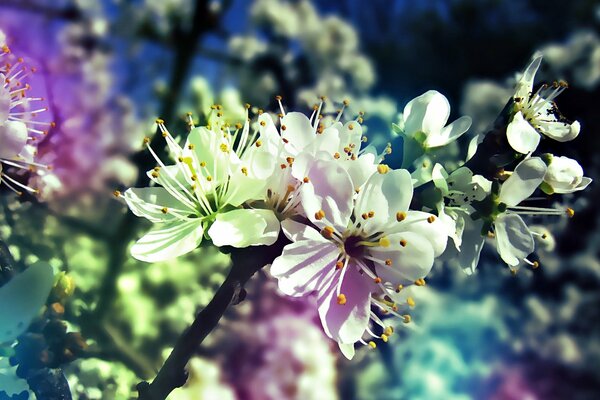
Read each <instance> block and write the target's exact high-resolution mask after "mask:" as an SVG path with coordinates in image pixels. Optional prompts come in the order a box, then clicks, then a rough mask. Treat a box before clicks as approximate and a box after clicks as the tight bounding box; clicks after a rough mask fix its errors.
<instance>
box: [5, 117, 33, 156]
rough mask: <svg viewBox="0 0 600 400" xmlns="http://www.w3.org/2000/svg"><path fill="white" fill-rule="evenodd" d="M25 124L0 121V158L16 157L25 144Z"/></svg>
mask: <svg viewBox="0 0 600 400" xmlns="http://www.w3.org/2000/svg"><path fill="white" fill-rule="evenodd" d="M27 136H28V135H27V126H25V124H24V123H22V122H18V121H6V122H4V124H2V123H1V122H0V158H6V159H14V158H16V157H17V156H18V155H19V154H20V153H21V151H23V148H24V147H25V145H26V144H27Z"/></svg>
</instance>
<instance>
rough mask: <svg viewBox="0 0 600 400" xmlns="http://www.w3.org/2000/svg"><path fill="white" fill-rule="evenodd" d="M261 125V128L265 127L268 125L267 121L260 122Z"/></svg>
mask: <svg viewBox="0 0 600 400" xmlns="http://www.w3.org/2000/svg"><path fill="white" fill-rule="evenodd" d="M259 124H260V126H265V125H267V123H266V122H265V121H260V122H259Z"/></svg>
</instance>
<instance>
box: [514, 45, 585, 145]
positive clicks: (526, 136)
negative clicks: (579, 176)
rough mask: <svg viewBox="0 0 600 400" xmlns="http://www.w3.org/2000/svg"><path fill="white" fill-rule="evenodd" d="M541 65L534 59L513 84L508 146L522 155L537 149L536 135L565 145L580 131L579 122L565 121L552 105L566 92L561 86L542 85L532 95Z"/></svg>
mask: <svg viewBox="0 0 600 400" xmlns="http://www.w3.org/2000/svg"><path fill="white" fill-rule="evenodd" d="M541 62H542V56H541V55H537V56H535V57H534V59H533V60H532V61H531V63H530V64H529V65H528V66H527V68H526V69H525V72H524V73H523V76H522V77H521V79H520V80H519V82H518V83H517V88H516V92H515V94H514V96H513V100H514V116H513V118H512V120H511V122H510V123H509V124H508V127H507V128H506V137H507V139H508V143H509V144H510V146H511V147H512V148H513V149H514V150H516V151H518V152H519V153H523V154H526V153H530V152H532V151H534V150H535V149H536V148H537V146H538V144H539V142H540V134H542V135H545V136H548V137H549V138H551V139H554V140H557V141H559V142H567V141H569V140H573V139H575V138H576V137H577V135H579V130H580V125H579V122H577V121H575V122H569V121H567V120H566V119H565V118H564V117H563V116H562V115H561V114H560V112H559V111H558V109H557V108H556V104H555V103H554V99H555V98H556V97H557V96H558V95H559V94H560V93H562V92H563V91H564V90H565V89H566V88H567V84H566V83H565V82H562V81H561V82H555V83H554V84H553V85H552V86H548V85H546V84H544V85H542V86H541V87H540V89H538V90H537V92H535V93H533V81H534V78H535V74H536V72H537V70H538V68H539V66H540V63H541Z"/></svg>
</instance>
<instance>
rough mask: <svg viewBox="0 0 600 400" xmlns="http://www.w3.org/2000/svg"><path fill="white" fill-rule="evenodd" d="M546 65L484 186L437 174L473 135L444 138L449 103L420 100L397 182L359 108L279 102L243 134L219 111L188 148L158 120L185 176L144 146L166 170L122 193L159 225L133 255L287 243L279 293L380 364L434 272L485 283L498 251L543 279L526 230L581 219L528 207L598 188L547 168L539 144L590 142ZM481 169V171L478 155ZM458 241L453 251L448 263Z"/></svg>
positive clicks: (278, 266)
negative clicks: (305, 110)
mask: <svg viewBox="0 0 600 400" xmlns="http://www.w3.org/2000/svg"><path fill="white" fill-rule="evenodd" d="M540 62H541V56H536V57H534V59H533V61H532V62H531V64H530V65H529V66H528V67H527V68H526V70H525V72H524V73H523V75H522V77H521V79H520V80H519V81H518V83H517V86H516V90H515V92H514V94H513V96H512V98H510V99H509V103H508V106H507V107H506V110H505V112H504V113H503V117H504V120H505V125H504V128H503V129H502V130H500V131H499V132H500V137H499V138H496V140H497V141H498V143H499V144H498V152H500V151H504V152H506V149H504V150H503V149H502V148H501V147H502V146H501V142H502V141H504V143H505V147H506V148H507V149H508V155H509V157H508V158H507V157H506V155H505V154H504V155H503V154H490V155H489V157H490V158H489V160H488V159H486V161H487V163H488V164H491V165H493V166H495V167H497V170H496V174H495V175H494V176H491V177H490V176H488V178H486V177H484V176H483V175H479V174H477V172H478V171H477V168H478V167H477V165H476V164H475V166H474V167H473V168H475V170H471V169H470V167H469V166H471V165H472V164H470V163H469V162H467V163H466V164H464V162H461V161H460V160H458V162H457V163H456V164H458V165H460V164H464V165H463V166H461V167H458V168H454V169H451V170H449V171H447V170H446V169H445V168H444V167H443V166H442V165H441V164H439V163H436V154H438V153H437V152H438V151H439V150H440V149H443V148H444V147H445V146H447V145H448V144H450V143H452V142H454V141H456V139H458V138H459V137H460V136H461V135H463V134H464V133H465V132H466V131H467V130H468V129H469V127H470V125H471V119H470V117H467V116H463V117H460V118H458V119H457V120H455V121H453V122H452V123H450V124H447V122H448V117H449V115H450V105H449V103H448V101H447V99H446V98H445V97H444V96H443V95H442V94H440V93H439V92H436V91H429V92H426V93H425V94H423V95H421V96H419V97H417V98H415V99H413V100H411V101H410V102H409V103H408V104H407V105H406V107H405V108H404V113H403V115H402V120H401V123H400V124H399V125H397V126H396V127H395V130H396V131H397V132H399V133H400V134H401V135H402V136H403V138H404V151H403V153H404V160H403V163H402V164H403V167H404V168H400V169H393V168H391V167H390V166H389V165H387V164H385V163H384V161H385V160H384V159H385V157H386V156H387V155H388V154H390V153H391V148H390V147H389V146H388V147H386V148H385V150H384V151H383V152H382V153H378V152H377V151H376V149H375V148H374V147H373V146H371V145H369V146H366V147H363V142H364V141H365V139H366V138H364V136H363V130H362V126H361V122H362V115H361V114H359V115H358V116H357V117H356V118H355V119H351V120H349V121H347V122H342V119H343V115H344V109H345V107H346V106H348V102H344V103H343V105H342V108H341V110H340V112H339V113H338V114H337V115H335V114H334V115H330V114H328V113H325V112H324V111H323V110H324V103H325V100H324V99H322V101H321V103H320V104H319V105H317V106H315V108H314V110H313V112H312V114H311V115H310V117H307V116H306V115H304V114H302V113H299V112H288V111H286V110H285V107H284V105H283V103H282V101H281V100H282V99H281V98H280V97H278V98H277V101H278V103H279V106H280V110H279V114H278V116H277V119H274V118H273V117H272V116H271V115H270V114H268V113H264V112H262V110H259V111H258V112H257V116H256V118H255V119H251V118H248V113H249V111H247V114H246V119H245V123H244V124H241V123H238V124H236V125H235V126H231V125H230V124H229V123H227V122H225V121H224V120H223V107H222V106H221V105H214V106H213V111H214V112H215V114H216V117H215V118H209V123H208V125H206V126H198V127H196V126H195V125H194V121H193V118H192V117H191V115H190V116H188V123H189V128H190V131H189V134H187V135H186V136H184V137H178V136H174V135H173V134H171V133H170V132H169V131H168V130H167V128H166V127H165V125H164V123H163V121H162V120H158V121H157V124H158V127H159V129H160V132H161V134H162V136H163V138H164V140H165V141H166V146H167V147H168V150H169V153H170V156H171V159H172V161H171V162H165V161H163V160H162V159H161V158H159V157H158V155H157V153H156V150H155V149H154V148H153V147H152V146H151V145H150V140H149V139H147V140H145V143H146V145H147V148H148V151H149V152H150V153H151V154H152V155H153V156H154V157H155V159H156V163H157V165H156V167H155V168H153V169H151V170H150V171H148V177H149V178H150V179H151V180H152V182H153V184H152V185H151V186H150V187H145V188H131V189H128V190H127V191H125V192H124V193H123V194H121V193H120V192H116V195H117V196H118V197H123V198H124V200H125V201H126V202H127V204H128V206H129V208H130V209H131V211H132V212H133V213H134V214H135V215H137V216H139V217H144V218H146V219H148V220H149V221H151V222H153V223H154V228H153V229H151V230H150V232H148V233H147V234H146V235H145V236H143V237H142V238H141V239H139V240H138V241H137V243H135V244H134V245H133V247H132V248H131V253H132V255H133V256H134V257H136V258H137V259H139V260H142V261H148V262H155V261H164V260H167V259H170V258H173V257H176V256H179V255H183V254H185V253H188V252H190V251H192V250H194V249H195V248H196V247H198V246H199V245H200V243H201V242H202V241H204V240H210V241H211V242H212V244H213V245H215V246H218V247H222V246H231V247H234V248H243V247H248V246H271V245H273V244H274V243H275V242H276V241H277V239H278V238H279V237H280V236H281V235H280V232H282V233H283V236H285V238H287V241H288V244H287V245H285V247H283V251H282V253H281V254H280V255H274V261H273V263H272V265H271V269H270V271H271V274H272V275H273V276H274V277H275V278H276V279H277V280H278V283H279V288H280V290H281V291H282V292H284V293H285V294H287V295H290V296H294V297H300V296H306V295H311V294H314V295H316V299H317V308H318V312H319V316H320V319H321V322H322V325H323V328H324V330H325V333H326V334H327V335H328V336H329V337H330V338H332V339H334V340H335V341H337V342H338V344H339V347H340V349H341V350H342V352H343V353H344V354H345V355H346V356H347V357H348V358H351V357H352V356H353V355H354V351H355V350H354V345H355V343H357V342H360V343H362V344H365V345H368V346H370V347H373V348H374V347H376V342H375V341H376V340H381V341H383V342H387V341H388V339H389V337H390V335H392V333H393V331H394V329H393V327H392V326H391V325H390V324H389V320H388V317H389V316H396V317H398V318H399V319H400V320H402V321H403V322H405V323H409V322H410V320H411V317H410V314H408V311H409V310H410V308H411V307H414V305H415V301H414V298H413V296H412V292H413V290H416V289H415V286H422V285H424V284H425V281H424V278H425V277H426V276H427V275H428V273H429V272H430V270H431V268H432V266H433V264H434V260H435V259H437V258H439V257H441V256H442V255H443V254H444V257H445V258H450V259H452V260H454V261H455V262H458V263H459V264H460V265H461V266H462V267H463V268H464V270H465V271H466V272H467V273H473V272H474V271H475V269H476V266H477V263H478V260H479V255H480V252H481V249H482V248H483V246H484V243H485V241H486V238H493V239H494V243H495V246H496V249H497V251H498V253H499V255H500V257H501V259H502V260H503V261H504V262H505V263H506V264H508V265H509V266H510V267H511V268H512V269H516V268H518V267H519V266H520V265H522V264H529V265H530V266H532V267H534V268H535V267H537V266H538V261H536V260H534V259H532V258H530V257H529V256H530V255H531V254H532V253H533V252H534V250H535V241H534V236H542V239H544V238H543V236H544V234H543V233H539V231H538V230H535V229H530V228H529V227H528V226H527V224H526V223H525V220H524V219H523V218H524V217H525V216H526V215H534V216H537V215H565V216H572V215H573V213H574V211H573V210H572V209H570V208H568V209H566V210H564V209H555V208H542V207H534V206H529V205H526V204H527V203H524V202H526V201H528V199H529V198H530V197H531V196H532V195H533V194H534V192H536V190H537V189H538V188H539V189H541V191H543V192H544V193H545V194H547V195H550V194H554V193H561V194H562V193H571V192H575V191H579V190H582V189H584V188H585V187H586V186H587V185H589V183H590V182H591V180H590V179H589V178H587V177H584V176H583V171H582V169H581V167H580V166H579V164H578V163H577V162H576V161H575V160H571V159H569V158H566V157H563V156H554V155H551V154H541V155H538V154H536V153H535V151H536V149H537V146H538V144H539V142H540V141H541V140H542V138H549V139H552V140H556V141H559V142H565V141H569V140H572V139H574V138H575V137H576V136H577V135H578V134H579V123H578V122H576V121H575V122H570V121H568V120H566V119H565V118H564V117H563V116H562V115H561V114H560V113H559V111H558V109H557V108H556V104H555V103H554V99H555V97H556V96H557V95H558V94H559V93H560V92H562V91H563V90H564V89H565V87H566V84H564V83H563V82H559V83H555V84H553V85H551V86H548V85H542V86H541V87H540V88H539V89H537V90H534V85H533V81H534V76H535V73H536V71H537V69H538V67H539V65H540ZM247 109H250V106H248V107H247ZM323 114H325V115H323ZM493 134H494V135H496V136H497V135H498V134H499V133H498V132H495V133H493ZM485 140H486V138H485V137H484V135H482V136H481V139H480V141H485ZM182 142H184V143H183V145H182V144H180V143H182ZM476 145H477V142H475V141H474V143H472V146H471V147H472V148H474V147H475V146H476ZM488 147H489V145H481V146H480V149H483V150H482V151H489V149H488ZM470 155H471V156H473V157H474V158H473V160H476V159H477V157H478V152H477V151H473V150H471V151H470ZM486 157H487V156H486ZM479 158H481V157H480V155H479ZM484 158H485V157H484ZM498 160H503V161H502V163H500V161H498ZM507 160H508V161H507ZM448 238H451V239H452V243H453V244H452V245H450V246H448V249H446V247H447V242H448Z"/></svg>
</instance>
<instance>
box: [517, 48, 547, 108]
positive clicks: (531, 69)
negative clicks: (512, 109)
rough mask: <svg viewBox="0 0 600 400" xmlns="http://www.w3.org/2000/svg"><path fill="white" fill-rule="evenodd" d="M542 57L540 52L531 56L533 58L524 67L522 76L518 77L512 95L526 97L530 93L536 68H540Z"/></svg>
mask: <svg viewBox="0 0 600 400" xmlns="http://www.w3.org/2000/svg"><path fill="white" fill-rule="evenodd" d="M542 58H543V57H542V55H541V54H536V55H534V56H533V59H532V60H531V62H530V63H529V65H527V68H525V71H524V72H523V76H522V77H521V79H519V82H518V83H517V88H516V91H515V96H514V97H519V98H526V97H528V96H530V95H531V91H532V89H533V81H534V79H535V74H536V72H537V70H538V68H540V63H541V62H542Z"/></svg>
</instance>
